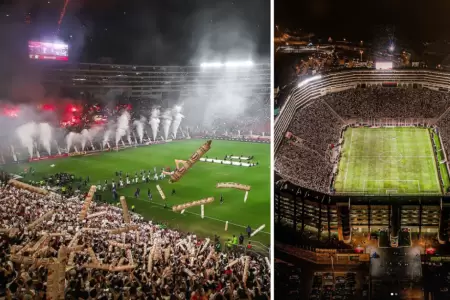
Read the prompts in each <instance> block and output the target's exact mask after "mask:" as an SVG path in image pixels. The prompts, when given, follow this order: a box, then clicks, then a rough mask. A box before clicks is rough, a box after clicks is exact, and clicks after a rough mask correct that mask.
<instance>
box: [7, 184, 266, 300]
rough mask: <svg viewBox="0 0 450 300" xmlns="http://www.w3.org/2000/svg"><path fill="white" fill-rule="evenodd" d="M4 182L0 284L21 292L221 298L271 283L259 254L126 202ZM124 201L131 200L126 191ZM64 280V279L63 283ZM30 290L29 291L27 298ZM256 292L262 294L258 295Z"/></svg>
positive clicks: (40, 296) (94, 296)
mask: <svg viewBox="0 0 450 300" xmlns="http://www.w3.org/2000/svg"><path fill="white" fill-rule="evenodd" d="M94 192H95V187H93V188H92V189H91V190H90V191H89V193H88V195H87V197H86V199H80V198H78V197H73V198H69V199H61V197H60V196H59V195H56V194H53V193H49V194H47V195H42V194H39V193H36V192H33V191H29V190H26V189H22V188H21V187H19V186H17V187H16V186H15V185H13V184H6V185H5V184H2V187H1V188H0V194H1V195H2V196H1V199H0V202H1V203H2V204H4V203H8V205H1V206H0V223H1V228H2V231H1V234H2V236H3V239H2V242H1V244H0V249H1V253H2V256H1V258H0V266H1V268H2V269H1V271H0V272H1V274H2V278H3V279H4V280H2V281H1V282H0V290H1V291H2V293H5V291H6V293H7V294H8V295H9V296H12V297H16V296H23V297H25V298H24V299H45V296H47V299H63V298H65V299H80V298H82V299H88V298H89V299H113V298H114V299H117V297H119V296H121V297H122V298H123V299H157V298H161V299H165V298H167V299H169V297H170V294H172V293H173V294H175V295H177V297H178V299H193V298H192V297H197V299H202V297H209V298H208V299H224V297H231V296H232V295H235V297H236V296H238V297H240V298H241V299H244V298H245V299H247V298H248V297H249V296H248V295H253V296H255V297H259V296H260V295H262V294H265V293H268V292H269V289H270V271H269V270H270V264H268V260H267V259H266V260H265V259H264V258H263V257H262V256H258V255H254V254H252V253H251V252H247V253H246V254H244V253H241V252H237V251H235V250H231V251H229V252H227V253H226V254H225V253H222V252H220V251H218V250H217V249H215V242H213V241H211V240H210V239H208V238H207V239H200V238H199V237H197V236H195V235H193V234H186V233H181V232H178V231H174V230H169V229H166V228H165V227H164V226H160V225H158V224H154V223H152V222H147V221H144V220H143V218H142V217H141V216H139V215H137V214H134V213H132V212H129V211H128V209H127V206H126V205H124V203H122V204H123V205H122V208H119V207H114V206H112V205H107V204H99V203H96V202H94V201H92V196H93V194H94ZM121 202H125V203H126V199H125V198H122V199H121ZM64 280H67V284H66V288H64ZM27 297H28V298H27ZM256 299H259V298H256Z"/></svg>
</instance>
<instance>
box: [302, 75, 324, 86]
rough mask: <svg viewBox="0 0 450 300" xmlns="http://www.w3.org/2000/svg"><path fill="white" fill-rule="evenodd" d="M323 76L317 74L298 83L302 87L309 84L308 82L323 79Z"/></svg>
mask: <svg viewBox="0 0 450 300" xmlns="http://www.w3.org/2000/svg"><path fill="white" fill-rule="evenodd" d="M321 78H322V75H316V76H313V77H310V78H307V79H305V80H303V81H302V82H300V83H299V84H298V87H299V88H300V87H302V86H304V85H306V84H308V83H309V82H311V81H315V80H319V79H321Z"/></svg>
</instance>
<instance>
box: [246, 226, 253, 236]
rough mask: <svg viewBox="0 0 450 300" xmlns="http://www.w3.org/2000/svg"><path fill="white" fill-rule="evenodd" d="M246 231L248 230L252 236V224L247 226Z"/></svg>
mask: <svg viewBox="0 0 450 300" xmlns="http://www.w3.org/2000/svg"><path fill="white" fill-rule="evenodd" d="M246 231H247V235H248V237H250V235H251V234H252V228H251V227H250V225H248V226H247V229H246Z"/></svg>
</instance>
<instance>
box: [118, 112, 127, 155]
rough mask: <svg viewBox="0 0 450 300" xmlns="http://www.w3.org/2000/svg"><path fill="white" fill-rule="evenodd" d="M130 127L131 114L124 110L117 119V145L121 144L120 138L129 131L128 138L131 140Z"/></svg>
mask: <svg viewBox="0 0 450 300" xmlns="http://www.w3.org/2000/svg"><path fill="white" fill-rule="evenodd" d="M129 127H130V114H129V113H128V112H127V111H124V112H123V113H122V115H121V116H120V117H119V118H118V119H117V129H116V147H118V146H119V141H120V139H121V138H122V137H123V136H125V134H127V133H128V140H130V136H129Z"/></svg>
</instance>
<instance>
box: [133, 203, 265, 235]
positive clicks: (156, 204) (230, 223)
mask: <svg viewBox="0 0 450 300" xmlns="http://www.w3.org/2000/svg"><path fill="white" fill-rule="evenodd" d="M131 199H133V200H139V201H143V202H145V203H149V204H151V205H155V206H159V207H164V205H163V204H159V203H153V202H151V201H148V200H143V199H139V198H131ZM184 214H191V215H195V216H199V217H201V215H200V214H197V213H194V212H190V211H187V210H186V211H185V212H184ZM204 218H205V219H211V220H214V221H218V222H222V223H226V222H227V221H224V220H221V219H216V218H213V217H208V216H204ZM228 224H229V225H233V226H237V227H241V228H247V226H243V225H239V224H236V223H232V222H228ZM260 233H265V234H269V235H270V232H266V231H260Z"/></svg>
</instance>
